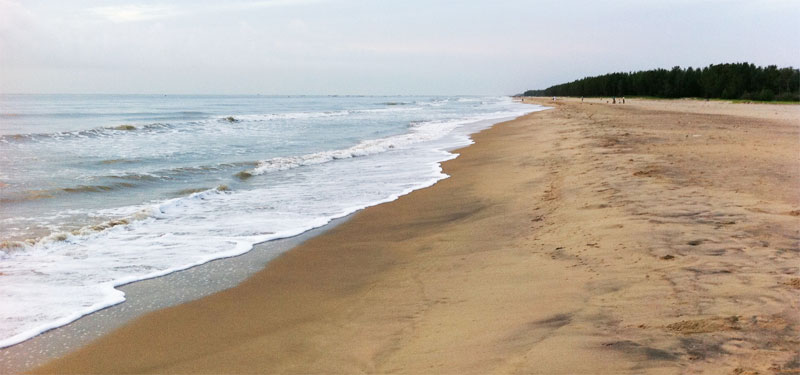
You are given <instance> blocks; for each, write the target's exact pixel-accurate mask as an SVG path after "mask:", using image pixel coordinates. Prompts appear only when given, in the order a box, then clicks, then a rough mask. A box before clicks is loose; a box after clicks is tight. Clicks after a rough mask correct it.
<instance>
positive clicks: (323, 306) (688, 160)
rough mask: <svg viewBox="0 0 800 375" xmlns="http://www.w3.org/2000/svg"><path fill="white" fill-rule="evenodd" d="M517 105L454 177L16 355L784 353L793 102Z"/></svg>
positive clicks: (388, 368) (80, 362) (275, 365)
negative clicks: (211, 290)
mask: <svg viewBox="0 0 800 375" xmlns="http://www.w3.org/2000/svg"><path fill="white" fill-rule="evenodd" d="M528 101H533V102H537V103H542V104H546V105H552V106H554V107H555V109H553V110H549V111H544V112H538V113H534V114H531V115H528V116H524V117H522V118H520V119H517V120H514V121H510V122H506V123H503V124H499V125H497V126H495V127H494V128H492V129H490V130H487V131H484V132H482V133H480V134H478V135H476V136H475V137H474V139H475V140H476V144H475V145H472V146H470V147H468V148H466V149H464V150H461V153H462V155H461V156H460V157H459V158H458V159H455V160H453V161H449V162H447V163H445V164H444V169H445V171H446V173H448V174H451V175H452V177H451V178H449V179H446V180H444V181H441V182H440V183H438V184H436V185H435V186H433V187H431V188H428V189H423V190H420V191H416V192H414V193H412V194H410V195H407V196H404V197H402V198H400V199H399V200H397V201H395V202H391V203H387V204H383V205H380V206H376V207H372V208H369V209H366V210H364V211H362V212H360V213H358V214H357V215H355V217H354V218H353V219H352V220H350V221H348V222H346V223H344V224H342V225H340V226H338V227H336V228H335V229H333V230H332V231H330V232H329V233H327V234H325V235H322V236H319V237H315V238H313V239H311V240H309V241H308V242H306V243H305V244H303V245H301V246H299V247H297V248H295V249H293V250H291V251H289V252H288V253H285V254H284V255H282V256H281V257H279V258H278V259H276V260H275V261H273V262H271V263H270V264H269V265H268V266H267V267H266V268H265V269H264V270H263V271H261V272H260V273H258V274H257V275H255V276H254V277H252V278H250V279H249V280H247V281H246V282H244V283H243V284H241V285H240V286H238V287H236V288H233V289H229V290H226V291H223V292H220V293H218V294H215V295H212V296H209V297H207V298H203V299H201V300H197V301H194V302H191V303H187V304H184V305H180V306H177V307H174V308H169V309H166V310H161V311H158V312H155V313H152V314H150V315H147V316H144V317H143V318H141V319H138V320H136V321H134V322H133V323H131V324H129V325H127V326H125V327H123V328H121V329H119V330H118V331H115V332H113V333H111V334H109V335H108V336H105V337H103V338H101V339H99V340H98V341H96V342H94V343H93V344H91V345H89V346H87V347H85V348H83V349H81V350H79V351H77V352H75V353H73V354H71V355H68V356H67V357H65V358H62V359H59V360H56V361H54V362H52V363H50V364H48V365H46V366H44V367H42V368H39V369H37V370H36V371H35V372H37V373H53V372H59V373H65V372H68V373H94V372H96V373H123V372H128V373H195V372H204V373H242V372H250V373H362V372H366V373H388V372H400V373H453V374H462V373H481V374H482V373H543V374H558V373H565V374H575V373H588V374H598V373H615V374H617V373H664V374H672V373H708V374H748V373H750V374H754V373H760V374H765V373H766V374H768V373H794V372H798V371H800V355H798V352H800V341H798V340H800V339H799V338H800V328H799V327H800V316H798V308H800V306H798V305H799V304H800V299H799V298H798V297H800V270H798V267H800V262H798V260H799V259H800V256H799V255H800V244H799V243H800V233H798V232H799V230H800V216H798V215H800V123H799V122H798V119H800V106H783V105H748V104H729V103H724V102H701V101H639V100H628V101H627V104H625V105H611V104H605V102H604V101H603V102H602V103H601V102H600V101H599V100H595V101H594V103H590V102H591V101H589V100H587V102H586V103H583V104H581V103H580V100H559V101H558V102H556V103H553V102H551V101H549V100H544V99H528Z"/></svg>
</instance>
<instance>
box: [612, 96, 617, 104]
mask: <svg viewBox="0 0 800 375" xmlns="http://www.w3.org/2000/svg"><path fill="white" fill-rule="evenodd" d="M611 104H617V97H616V96H615V97H613V98H611Z"/></svg>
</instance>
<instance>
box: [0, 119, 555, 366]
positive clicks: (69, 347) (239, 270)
mask: <svg viewBox="0 0 800 375" xmlns="http://www.w3.org/2000/svg"><path fill="white" fill-rule="evenodd" d="M543 109H546V107H545V108H543ZM543 109H537V110H535V111H538V110H543ZM513 118H514V117H508V118H501V119H492V120H478V121H475V122H472V123H468V124H465V125H463V127H462V128H461V129H460V130H458V131H457V132H455V133H454V134H458V135H463V136H466V137H467V139H469V141H470V142H472V139H471V135H473V134H475V133H476V132H479V131H480V130H482V129H486V128H487V127H492V126H494V125H496V124H497V123H500V122H503V121H507V120H509V119H513ZM460 148H462V147H461V146H456V147H451V148H447V149H444V150H445V151H447V152H450V153H451V154H452V158H455V157H457V156H458V154H457V153H455V152H453V151H454V150H457V149H460ZM448 160H450V159H448ZM445 162H446V160H445ZM442 163H443V162H439V163H437V167H436V168H437V169H439V168H440V166H441V164H442ZM448 177H449V176H446V175H445V177H443V178H442V179H446V178H448ZM442 179H439V180H436V181H434V182H432V184H436V183H438V182H439V181H441V180H442ZM429 186H430V185H427V186H423V187H419V188H415V189H414V190H411V191H404V192H401V193H398V194H397V195H393V196H391V197H388V198H386V199H384V200H381V201H378V202H376V203H372V204H370V205H368V206H366V207H364V208H359V209H357V210H355V211H353V212H351V213H349V214H347V215H345V216H343V217H337V218H333V219H332V220H331V221H330V222H329V223H327V224H325V225H323V226H320V227H316V228H312V229H310V230H307V231H305V232H303V233H300V234H297V235H294V236H290V237H284V238H278V239H274V240H268V241H264V242H260V243H256V244H254V245H253V247H252V249H251V250H248V251H247V252H245V253H242V254H238V255H233V256H227V257H222V258H217V259H212V260H210V261H208V262H204V263H201V264H198V265H194V266H190V267H188V268H185V269H181V270H177V271H173V272H170V273H167V274H164V275H160V276H155V277H150V278H146V279H142V280H136V281H132V282H129V283H126V284H122V285H119V286H116V287H115V289H117V290H120V291H122V292H123V293H124V294H125V300H124V301H123V302H120V303H117V304H113V305H110V306H107V307H104V308H102V309H99V310H96V311H93V312H90V313H88V314H85V315H83V316H81V317H79V318H77V319H76V320H73V321H72V322H70V323H67V324H65V325H62V326H58V327H56V328H52V329H49V330H46V331H44V332H42V333H40V334H37V335H36V336H33V337H31V338H29V339H26V340H24V341H22V342H20V343H17V344H13V345H11V346H8V347H4V348H0V373H18V372H22V371H26V370H30V369H32V368H35V367H36V366H40V365H42V364H44V363H46V362H47V361H50V360H53V359H55V358H58V357H60V356H63V355H67V354H69V353H71V352H73V351H75V350H78V349H79V348H81V347H83V346H84V345H86V344H88V343H90V342H91V341H93V340H95V339H97V338H99V337H101V336H103V335H105V334H108V333H110V332H112V331H114V330H115V329H118V328H119V327H121V326H123V325H125V324H127V323H128V322H130V321H132V320H135V319H136V318H138V317H140V316H142V315H145V314H147V313H149V312H153V311H157V310H161V309H165V308H168V307H172V306H176V305H180V304H183V303H187V302H190V301H193V300H196V299H199V298H203V297H206V296H209V295H212V294H214V293H217V292H220V291H223V290H226V289H230V288H233V287H235V286H236V285H238V284H239V283H241V282H242V281H244V280H245V279H247V278H248V277H250V276H252V275H254V274H255V273H257V272H258V271H260V270H262V269H263V268H264V267H265V266H266V264H267V263H268V262H269V261H271V260H273V259H275V258H276V257H278V256H280V255H281V254H282V253H284V252H286V251H289V250H291V249H292V248H294V247H296V246H297V245H299V244H301V243H303V242H305V241H307V240H309V239H311V238H313V237H315V236H319V235H321V234H323V233H325V232H328V231H329V230H331V229H332V228H335V227H336V226H337V225H339V224H341V223H343V222H346V221H347V220H349V219H350V218H352V217H353V216H354V215H356V214H357V213H358V212H359V211H362V210H364V209H367V208H369V207H372V206H375V205H380V204H384V203H387V202H392V201H394V200H396V199H398V198H399V197H402V196H404V195H407V194H410V193H413V192H414V191H416V190H420V189H425V188H427V187H429ZM31 353H36V354H31Z"/></svg>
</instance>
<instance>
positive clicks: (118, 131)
mask: <svg viewBox="0 0 800 375" xmlns="http://www.w3.org/2000/svg"><path fill="white" fill-rule="evenodd" d="M421 109H422V108H421V107H403V108H368V109H349V110H338V111H322V112H287V113H268V114H245V115H228V116H222V117H217V118H207V119H197V120H189V119H185V121H177V122H166V123H165V122H154V123H149V124H119V125H113V126H103V127H98V128H92V129H85V130H74V131H61V132H53V133H28V134H8V135H2V136H0V142H3V143H18V142H30V141H39V140H48V139H58V140H62V139H69V138H100V137H113V136H119V135H122V134H136V133H140V132H163V131H171V132H174V131H194V130H195V129H194V127H195V126H202V125H218V124H220V123H223V124H234V123H242V122H267V121H277V120H297V119H318V118H327V117H341V116H349V115H355V114H364V113H380V112H401V111H402V112H404V111H416V110H421Z"/></svg>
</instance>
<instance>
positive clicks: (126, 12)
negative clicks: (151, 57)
mask: <svg viewBox="0 0 800 375" xmlns="http://www.w3.org/2000/svg"><path fill="white" fill-rule="evenodd" d="M89 12H91V13H93V14H94V15H96V16H100V17H102V18H105V19H107V20H109V21H112V22H136V21H149V20H153V19H157V18H163V17H168V16H171V15H173V8H172V7H168V6H160V5H120V6H104V7H96V8H90V9H89Z"/></svg>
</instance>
